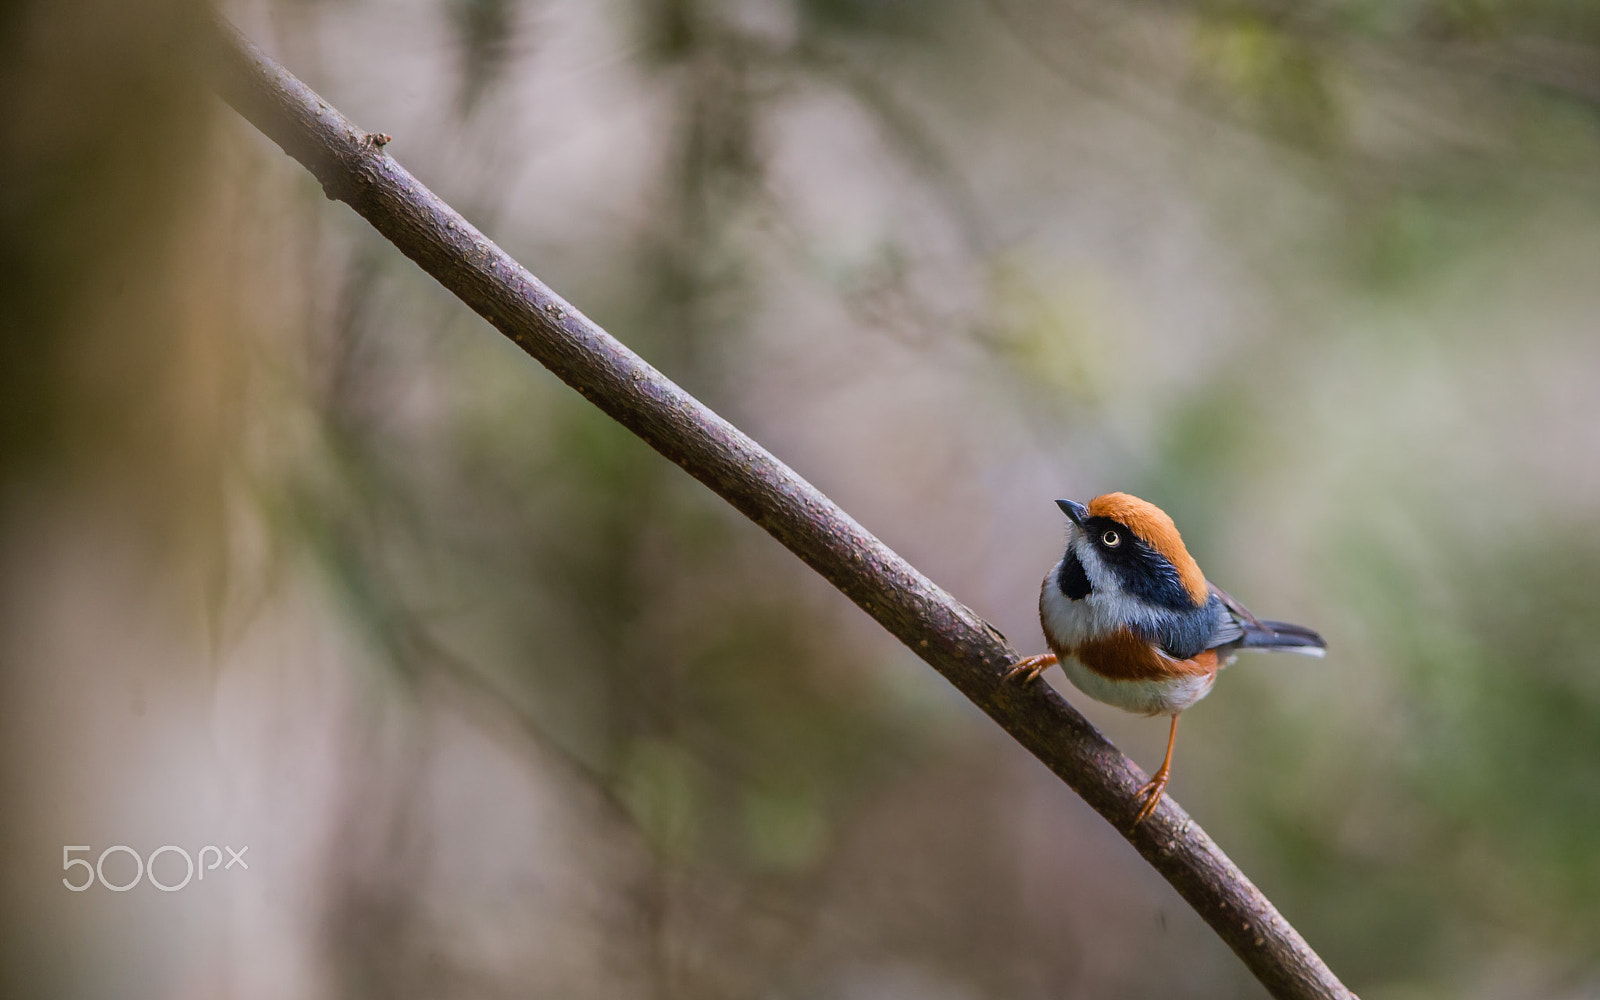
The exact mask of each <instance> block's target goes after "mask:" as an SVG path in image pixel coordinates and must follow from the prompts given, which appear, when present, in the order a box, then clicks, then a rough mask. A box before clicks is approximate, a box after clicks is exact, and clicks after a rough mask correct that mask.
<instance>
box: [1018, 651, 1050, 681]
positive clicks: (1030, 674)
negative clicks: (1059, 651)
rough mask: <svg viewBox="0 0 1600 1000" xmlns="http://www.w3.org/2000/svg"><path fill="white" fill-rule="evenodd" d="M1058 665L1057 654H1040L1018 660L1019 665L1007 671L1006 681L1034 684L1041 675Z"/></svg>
mask: <svg viewBox="0 0 1600 1000" xmlns="http://www.w3.org/2000/svg"><path fill="white" fill-rule="evenodd" d="M1055 665H1056V654H1054V653H1040V654H1039V655H1038V656H1030V657H1028V658H1027V659H1026V660H1018V661H1017V665H1016V666H1014V667H1012V668H1011V669H1010V670H1007V671H1006V680H1008V681H1015V680H1021V681H1023V682H1024V683H1029V684H1031V683H1033V682H1034V681H1036V680H1038V679H1039V675H1040V674H1042V673H1044V672H1045V671H1046V670H1049V669H1050V668H1051V667H1053V666H1055Z"/></svg>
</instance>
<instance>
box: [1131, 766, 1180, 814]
mask: <svg viewBox="0 0 1600 1000" xmlns="http://www.w3.org/2000/svg"><path fill="white" fill-rule="evenodd" d="M1171 777H1172V768H1170V767H1168V766H1167V765H1166V764H1162V765H1161V770H1159V771H1157V772H1156V773H1155V776H1154V777H1152V778H1151V779H1150V780H1149V781H1147V782H1145V783H1144V787H1143V788H1141V789H1139V791H1138V792H1136V793H1135V794H1134V798H1137V799H1145V803H1144V806H1143V807H1142V808H1141V809H1140V810H1139V815H1137V816H1135V817H1134V818H1133V825H1134V826H1138V825H1139V824H1140V823H1143V822H1144V821H1145V820H1147V819H1149V818H1150V814H1151V813H1153V812H1155V811H1156V805H1157V804H1158V803H1159V802H1160V801H1161V795H1162V793H1164V792H1165V791H1166V790H1167V781H1168V779H1170V778H1171Z"/></svg>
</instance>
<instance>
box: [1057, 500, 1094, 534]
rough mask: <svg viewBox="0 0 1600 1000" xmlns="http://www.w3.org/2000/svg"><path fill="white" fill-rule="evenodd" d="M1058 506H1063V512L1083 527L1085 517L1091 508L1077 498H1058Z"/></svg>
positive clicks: (1074, 522)
mask: <svg viewBox="0 0 1600 1000" xmlns="http://www.w3.org/2000/svg"><path fill="white" fill-rule="evenodd" d="M1056 506H1057V507H1060V508H1061V513H1063V514H1065V515H1067V517H1068V518H1070V519H1071V521H1072V523H1073V524H1076V525H1077V526H1078V527H1080V528H1081V527H1083V519H1084V518H1086V517H1088V516H1089V508H1087V507H1085V506H1084V505H1083V504H1081V503H1078V502H1077V501H1076V500H1057V501H1056Z"/></svg>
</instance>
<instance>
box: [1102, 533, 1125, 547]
mask: <svg viewBox="0 0 1600 1000" xmlns="http://www.w3.org/2000/svg"><path fill="white" fill-rule="evenodd" d="M1100 541H1102V542H1104V543H1105V546H1106V548H1108V549H1114V548H1116V547H1117V546H1118V545H1121V544H1122V536H1121V535H1119V534H1117V533H1116V532H1115V531H1108V532H1106V533H1105V534H1103V535H1101V536H1100Z"/></svg>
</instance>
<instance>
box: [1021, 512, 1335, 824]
mask: <svg viewBox="0 0 1600 1000" xmlns="http://www.w3.org/2000/svg"><path fill="white" fill-rule="evenodd" d="M1056 505H1057V506H1058V507H1060V508H1061V511H1062V513H1064V514H1066V515H1067V520H1068V521H1069V522H1070V524H1069V526H1068V535H1067V547H1066V552H1065V554H1063V555H1062V557H1061V561H1060V562H1057V563H1056V564H1055V566H1053V567H1051V569H1050V572H1049V574H1047V575H1046V576H1045V578H1044V582H1043V584H1042V585H1041V587H1040V588H1039V623H1040V625H1041V626H1042V627H1043V629H1044V637H1045V644H1046V645H1047V646H1049V647H1050V652H1048V653H1041V654H1039V655H1037V656H1030V657H1028V658H1026V659H1024V660H1021V661H1019V662H1018V663H1017V664H1016V665H1015V666H1013V667H1012V668H1011V669H1010V670H1009V671H1007V674H1006V677H1007V679H1009V680H1013V681H1017V682H1029V683H1031V682H1036V681H1038V680H1039V678H1040V676H1041V675H1042V674H1043V673H1044V672H1045V671H1046V670H1048V669H1050V668H1051V667H1053V666H1055V665H1057V664H1060V666H1061V668H1062V670H1063V671H1064V672H1065V673H1066V675H1067V677H1068V679H1070V680H1071V681H1072V683H1073V685H1074V686H1075V687H1077V689H1078V690H1080V691H1082V692H1083V693H1084V694H1086V695H1088V696H1089V697H1091V698H1093V699H1094V700H1096V701H1099V702H1104V703H1105V704H1107V705H1115V706H1116V707H1118V708H1121V709H1124V710H1126V711H1129V712H1135V713H1138V714H1140V715H1146V716H1151V717H1154V716H1160V715H1168V716H1171V717H1172V724H1171V728H1170V729H1169V730H1168V732H1167V753H1166V756H1165V757H1164V758H1163V759H1162V761H1161V768H1160V770H1158V771H1156V773H1155V774H1154V775H1153V776H1152V777H1151V778H1150V780H1149V781H1148V782H1146V783H1145V785H1144V786H1143V787H1142V788H1140V789H1139V792H1138V794H1137V795H1136V797H1135V800H1136V801H1141V806H1140V809H1139V813H1138V815H1137V816H1136V817H1135V819H1134V821H1133V825H1134V826H1135V827H1137V826H1138V825H1139V824H1140V823H1143V822H1144V821H1145V820H1146V819H1147V818H1148V817H1149V816H1150V814H1151V813H1153V812H1154V811H1155V808H1156V805H1157V803H1159V802H1160V801H1161V796H1162V794H1163V793H1164V792H1165V791H1166V788H1167V782H1168V780H1169V779H1170V778H1171V777H1172V747H1173V744H1174V742H1175V741H1176V740H1177V737H1178V716H1179V715H1181V714H1182V713H1183V711H1184V710H1185V709H1187V708H1189V707H1190V706H1192V705H1194V704H1195V703H1196V702H1198V701H1199V700H1200V699H1202V698H1204V697H1205V696H1206V695H1208V694H1210V693H1211V686H1212V685H1213V684H1215V683H1216V680H1217V671H1219V670H1221V669H1222V668H1223V667H1225V666H1227V665H1228V664H1230V663H1232V662H1233V661H1234V659H1235V657H1236V655H1237V653H1238V651H1239V650H1242V649H1265V650H1273V651H1278V652H1289V653H1303V654H1306V655H1310V656H1318V657H1320V656H1323V655H1325V654H1326V652H1327V643H1325V642H1323V640H1322V636H1320V635H1318V634H1317V633H1316V632H1314V631H1312V630H1311V629H1309V628H1306V627H1305V626H1303V625H1291V624H1289V623H1287V622H1276V621H1267V620H1264V619H1259V618H1257V617H1256V616H1255V615H1253V614H1251V613H1250V612H1249V611H1248V610H1246V609H1245V607H1244V605H1242V604H1240V603H1239V602H1238V601H1236V600H1234V599H1233V598H1232V597H1230V596H1228V594H1227V593H1226V592H1225V591H1223V590H1222V589H1221V588H1219V587H1217V586H1216V585H1215V584H1213V583H1211V582H1210V581H1208V580H1207V579H1206V578H1205V574H1203V573H1202V572H1200V567H1199V565H1198V564H1197V563H1196V562H1195V561H1194V557H1193V556H1191V555H1190V554H1189V550H1188V549H1186V548H1184V545H1183V538H1182V536H1180V535H1179V534H1178V528H1177V525H1175V524H1173V522H1172V518H1171V517H1169V516H1167V513H1166V511H1163V510H1162V509H1161V508H1160V507H1157V506H1156V505H1155V504H1153V503H1150V502H1148V501H1146V500H1141V499H1139V498H1138V497H1136V496H1132V495H1131V494H1128V493H1106V494H1103V495H1101V496H1097V497H1095V498H1094V499H1092V500H1090V501H1089V502H1088V503H1087V504H1082V503H1077V502H1075V501H1072V500H1057V501H1056Z"/></svg>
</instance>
